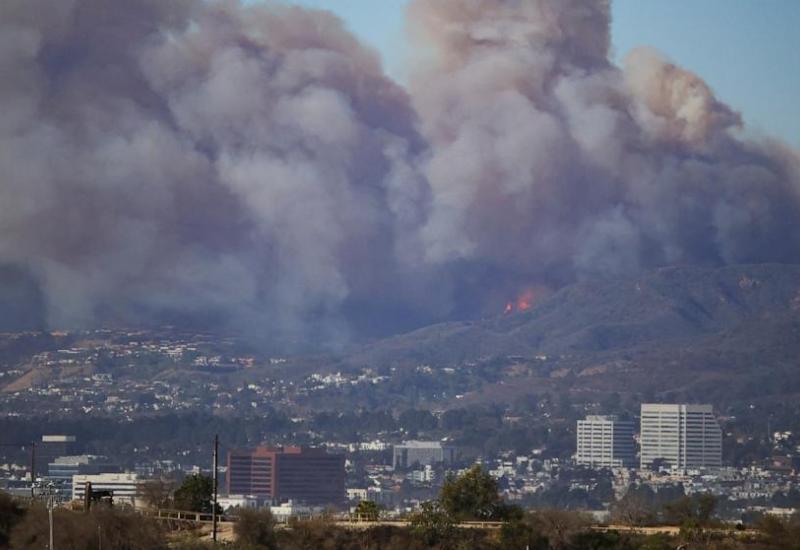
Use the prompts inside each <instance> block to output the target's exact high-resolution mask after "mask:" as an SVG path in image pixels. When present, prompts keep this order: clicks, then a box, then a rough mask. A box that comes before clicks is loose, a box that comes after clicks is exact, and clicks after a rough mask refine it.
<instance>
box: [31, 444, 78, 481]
mask: <svg viewBox="0 0 800 550" xmlns="http://www.w3.org/2000/svg"><path fill="white" fill-rule="evenodd" d="M76 451H77V439H76V438H75V436H74V435H43V436H42V441H41V443H37V444H36V448H35V459H36V460H35V464H36V476H37V477H39V476H46V475H47V474H48V473H49V471H48V465H49V464H50V463H51V462H53V461H55V459H56V458H58V457H60V456H68V455H74V454H76Z"/></svg>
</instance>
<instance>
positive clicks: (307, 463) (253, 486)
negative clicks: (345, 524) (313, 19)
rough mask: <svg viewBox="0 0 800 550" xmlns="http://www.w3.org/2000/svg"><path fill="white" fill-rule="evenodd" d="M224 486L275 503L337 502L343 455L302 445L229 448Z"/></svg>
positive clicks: (231, 492) (234, 492) (342, 493)
mask: <svg viewBox="0 0 800 550" xmlns="http://www.w3.org/2000/svg"><path fill="white" fill-rule="evenodd" d="M227 490H228V494H229V495H252V496H256V497H260V498H263V499H265V500H269V501H271V502H276V503H277V502H285V501H288V500H292V501H297V502H303V503H305V504H312V505H317V504H320V505H321V504H339V503H341V502H343V501H344V498H345V491H344V456H343V455H337V454H329V453H327V452H325V451H324V450H323V449H310V448H306V447H277V448H271V447H257V448H255V449H251V450H233V451H230V452H229V453H228V471H227Z"/></svg>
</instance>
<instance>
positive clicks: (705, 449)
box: [639, 403, 722, 470]
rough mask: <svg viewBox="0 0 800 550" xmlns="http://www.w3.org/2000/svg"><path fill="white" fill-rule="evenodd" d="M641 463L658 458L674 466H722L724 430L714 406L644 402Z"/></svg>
mask: <svg viewBox="0 0 800 550" xmlns="http://www.w3.org/2000/svg"><path fill="white" fill-rule="evenodd" d="M641 413H642V416H641V433H640V435H639V444H640V446H641V455H640V465H641V467H642V469H645V468H651V467H652V466H653V463H654V461H663V463H664V464H665V465H667V466H670V467H672V468H677V469H679V470H686V469H691V468H719V467H720V466H721V465H722V430H721V429H720V427H719V424H718V423H717V420H716V418H714V409H713V407H712V406H711V405H671V404H669V405H668V404H655V403H642V410H641Z"/></svg>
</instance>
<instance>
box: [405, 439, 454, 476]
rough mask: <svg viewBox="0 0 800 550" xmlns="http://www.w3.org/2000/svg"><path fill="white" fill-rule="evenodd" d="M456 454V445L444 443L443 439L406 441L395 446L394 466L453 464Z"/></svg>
mask: <svg viewBox="0 0 800 550" xmlns="http://www.w3.org/2000/svg"><path fill="white" fill-rule="evenodd" d="M455 454H456V449H455V447H452V446H450V445H443V444H442V442H441V441H404V442H403V443H402V444H400V445H395V446H394V450H393V452H392V466H393V467H394V468H395V469H398V468H401V469H406V468H411V467H412V466H433V465H435V464H452V463H453V461H454V460H455Z"/></svg>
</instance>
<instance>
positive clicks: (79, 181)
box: [0, 0, 800, 342]
mask: <svg viewBox="0 0 800 550" xmlns="http://www.w3.org/2000/svg"><path fill="white" fill-rule="evenodd" d="M409 20H410V27H411V29H412V37H413V39H414V42H415V43H417V44H420V47H419V55H418V60H417V62H416V64H415V67H414V69H413V77H412V79H411V80H412V81H411V84H410V86H409V91H406V90H404V89H403V88H402V87H401V86H399V85H398V84H396V83H394V82H392V81H391V80H390V79H388V78H387V77H386V76H384V74H383V72H382V68H381V65H380V60H379V59H378V57H377V54H376V53H374V52H373V51H371V50H369V49H368V48H365V47H363V46H361V45H360V44H359V43H358V42H357V41H356V40H355V39H354V38H353V37H352V36H351V35H350V34H349V33H348V32H347V31H346V30H345V29H344V27H343V24H342V22H341V21H339V20H338V19H336V18H335V17H334V16H332V15H330V14H328V13H325V12H319V11H310V10H305V9H300V8H294V7H287V6H284V5H279V4H264V5H260V6H252V5H251V6H247V7H245V6H242V5H240V4H239V3H237V2H235V1H220V2H210V1H204V0H179V1H177V0H173V1H170V2H165V1H163V0H125V1H122V0H120V1H113V2H109V1H107V0H62V1H59V2H52V1H50V0H6V1H5V2H3V3H0V74H2V75H3V78H2V79H0V106H1V107H2V116H1V117H0V224H1V226H2V232H1V233H0V284H3V285H5V286H6V287H7V288H6V290H4V291H3V292H0V302H1V303H0V307H5V310H6V317H8V315H19V316H20V320H21V321H20V322H21V324H26V325H37V324H39V325H48V326H53V327H71V326H87V325H88V326H91V325H98V324H107V323H114V324H131V323H154V322H156V323H163V322H175V323H197V324H198V325H201V326H219V327H226V328H231V329H236V330H244V329H247V330H248V331H250V332H249V334H250V335H253V336H259V337H263V336H264V335H267V334H269V335H276V338H278V339H302V340H304V341H309V340H314V341H320V342H341V341H344V340H346V339H348V338H350V337H352V336H354V335H358V334H364V333H369V332H372V333H380V332H385V331H391V330H397V329H400V328H404V327H410V326H414V325H416V324H421V323H424V322H429V321H432V320H438V319H444V318H448V317H453V316H470V315H473V316H474V315H478V314H484V313H486V312H489V311H496V309H497V308H500V307H502V304H503V303H504V302H505V301H506V300H508V299H509V298H512V297H513V296H514V295H516V294H517V293H518V292H522V291H523V290H524V289H525V288H527V287H530V286H540V285H543V286H548V287H557V286H559V285H563V284H565V283H567V282H570V281H573V280H575V279H578V278H581V277H589V276H597V275H600V276H603V275H608V274H616V273H621V272H631V271H635V270H640V269H647V268H650V267H654V266H659V265H666V264H675V263H680V264H710V265H716V264H727V263H743V262H767V261H774V262H797V261H800V160H798V155H797V153H796V152H795V151H792V150H790V149H789V148H787V147H785V146H782V145H781V144H779V143H775V142H763V143H755V142H746V141H742V140H741V139H738V138H737V137H736V136H735V134H734V132H733V130H735V129H736V128H737V127H738V126H740V124H741V122H740V118H739V116H738V115H737V114H736V113H734V112H732V111H731V110H730V109H729V108H728V107H727V106H725V105H724V104H722V103H720V102H719V101H718V100H717V99H715V97H714V95H713V93H712V92H711V90H710V89H709V88H708V86H706V85H705V83H704V82H703V81H702V80H701V79H700V78H699V77H697V76H695V75H693V74H691V73H688V72H686V71H684V70H682V69H680V68H678V67H676V66H674V65H672V64H670V63H669V62H668V61H666V60H664V59H662V58H660V57H659V56H658V54H657V53H655V52H651V51H647V50H641V51H637V52H634V53H633V54H631V55H630V56H629V58H628V59H627V60H626V63H625V67H624V68H623V69H620V68H618V67H615V66H614V65H612V64H611V63H610V62H609V60H608V48H609V36H608V32H609V8H608V5H607V3H605V2H586V1H585V0H569V1H568V0H416V1H414V2H412V5H411V7H410V8H409ZM9 281H10V283H9ZM9 284H10V285H12V286H10V287H9V286H8V285H9ZM15 289H17V290H18V291H17V290H15ZM4 296H12V297H13V299H8V300H6V299H4V298H3V297H4ZM25 296H29V297H30V300H29V302H30V306H29V308H28V309H27V310H26V308H25V307H24V306H22V305H21V303H20V300H22V299H23V298H24V297H25ZM31 308H33V309H36V311H31ZM21 312H24V315H23V314H22V313H21ZM8 324H9V323H8V322H4V323H3V326H6V325H8Z"/></svg>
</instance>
